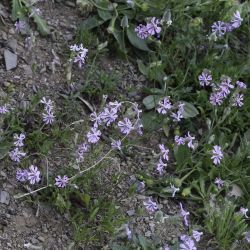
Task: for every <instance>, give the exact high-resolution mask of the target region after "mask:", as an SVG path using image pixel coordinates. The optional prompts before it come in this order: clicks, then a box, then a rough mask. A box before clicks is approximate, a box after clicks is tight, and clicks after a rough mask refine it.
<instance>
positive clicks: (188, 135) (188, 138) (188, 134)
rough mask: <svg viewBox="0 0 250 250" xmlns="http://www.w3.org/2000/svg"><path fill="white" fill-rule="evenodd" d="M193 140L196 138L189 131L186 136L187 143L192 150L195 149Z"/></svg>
mask: <svg viewBox="0 0 250 250" xmlns="http://www.w3.org/2000/svg"><path fill="white" fill-rule="evenodd" d="M193 140H195V137H194V136H191V135H190V132H189V131H188V133H187V135H186V136H185V141H186V142H187V143H188V147H189V148H191V149H194V145H193Z"/></svg>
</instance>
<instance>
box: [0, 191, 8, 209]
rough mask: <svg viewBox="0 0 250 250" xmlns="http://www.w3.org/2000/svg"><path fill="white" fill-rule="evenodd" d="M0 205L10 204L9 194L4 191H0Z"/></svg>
mask: <svg viewBox="0 0 250 250" xmlns="http://www.w3.org/2000/svg"><path fill="white" fill-rule="evenodd" d="M0 203H3V204H5V205H9V203H10V194H9V193H8V192H6V191H3V190H2V191H0Z"/></svg>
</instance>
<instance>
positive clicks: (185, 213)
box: [180, 202, 190, 227]
mask: <svg viewBox="0 0 250 250" xmlns="http://www.w3.org/2000/svg"><path fill="white" fill-rule="evenodd" d="M180 209H181V216H182V217H183V221H184V225H185V226H186V227H188V225H189V223H188V216H189V214H190V213H189V212H187V211H185V210H184V209H183V206H182V203H181V202H180Z"/></svg>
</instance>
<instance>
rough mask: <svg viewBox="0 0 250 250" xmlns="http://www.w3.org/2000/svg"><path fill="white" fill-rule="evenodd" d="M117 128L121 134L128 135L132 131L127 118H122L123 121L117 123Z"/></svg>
mask: <svg viewBox="0 0 250 250" xmlns="http://www.w3.org/2000/svg"><path fill="white" fill-rule="evenodd" d="M118 127H119V128H120V131H121V133H123V134H126V135H128V134H129V133H130V131H131V130H132V129H133V125H132V123H131V121H130V120H129V119H128V118H124V120H123V121H119V122H118Z"/></svg>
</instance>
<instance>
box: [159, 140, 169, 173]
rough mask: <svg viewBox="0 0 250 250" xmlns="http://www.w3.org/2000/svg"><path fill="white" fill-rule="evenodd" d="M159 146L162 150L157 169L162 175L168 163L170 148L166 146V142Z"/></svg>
mask: <svg viewBox="0 0 250 250" xmlns="http://www.w3.org/2000/svg"><path fill="white" fill-rule="evenodd" d="M159 148H160V150H161V152H160V159H159V161H158V163H157V167H156V170H157V171H158V173H159V174H160V175H163V173H164V168H165V167H166V166H167V163H166V162H168V161H169V155H168V154H169V149H167V148H165V146H164V144H160V145H159Z"/></svg>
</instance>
